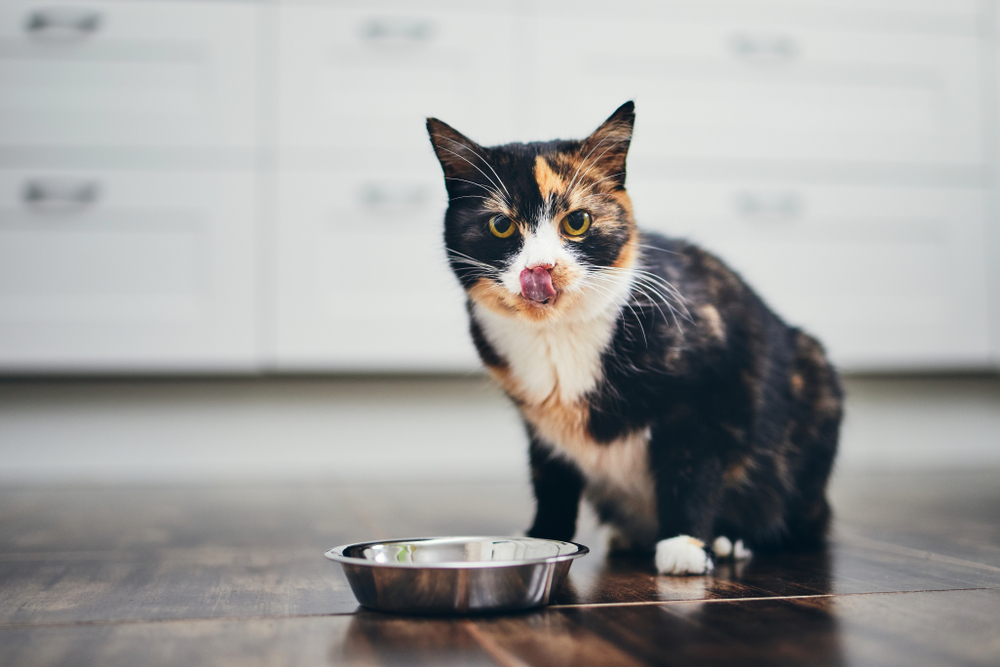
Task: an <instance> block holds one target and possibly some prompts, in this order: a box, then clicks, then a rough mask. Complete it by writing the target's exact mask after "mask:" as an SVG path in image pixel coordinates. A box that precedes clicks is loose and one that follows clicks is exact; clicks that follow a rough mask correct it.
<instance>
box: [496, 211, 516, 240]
mask: <svg viewBox="0 0 1000 667" xmlns="http://www.w3.org/2000/svg"><path fill="white" fill-rule="evenodd" d="M490 231H491V232H493V236H497V237H499V238H502V239H505V238H507V237H508V236H510V235H511V234H513V233H514V223H513V222H512V221H511V219H510V218H508V217H507V216H506V215H494V216H493V217H492V218H490Z"/></svg>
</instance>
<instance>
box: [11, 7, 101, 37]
mask: <svg viewBox="0 0 1000 667" xmlns="http://www.w3.org/2000/svg"><path fill="white" fill-rule="evenodd" d="M100 27H101V13H100V12H97V11H92V10H86V9H71V8H69V7H58V8H56V7H52V8H48V9H36V10H35V11H33V12H31V13H30V14H28V20H27V21H25V24H24V29H25V30H27V31H28V32H29V33H31V34H33V35H42V34H49V33H54V32H60V33H65V34H74V35H81V36H82V35H89V34H91V33H94V32H97V29H98V28H100Z"/></svg>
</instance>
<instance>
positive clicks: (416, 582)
mask: <svg viewBox="0 0 1000 667" xmlns="http://www.w3.org/2000/svg"><path fill="white" fill-rule="evenodd" d="M588 553H590V549H588V548H587V547H585V546H583V545H582V544H576V543H574V542H561V541H559V540H543V539H538V538H534V537H421V538H414V539H406V540H385V541H378V542H362V543H359V544H347V545H344V546H342V547H336V548H334V549H330V550H329V551H327V552H326V557H327V558H329V559H330V560H334V561H337V562H338V563H340V564H341V565H343V566H344V574H346V575H347V580H348V581H349V582H350V584H351V588H352V589H353V590H354V596H355V597H356V598H358V602H360V603H361V605H362V606H364V607H368V608H370V609H378V610H380V611H395V612H406V613H419V614H447V613H471V612H485V611H512V610H517V609H531V608H533V607H541V606H543V605H546V604H548V603H549V602H551V600H552V596H553V595H554V594H555V593H556V592H557V591H558V590H559V587H560V586H561V585H562V583H563V580H564V579H565V578H566V573H567V572H569V566H570V565H571V564H572V563H573V559H574V558H579V557H580V556H585V555H587V554H588Z"/></svg>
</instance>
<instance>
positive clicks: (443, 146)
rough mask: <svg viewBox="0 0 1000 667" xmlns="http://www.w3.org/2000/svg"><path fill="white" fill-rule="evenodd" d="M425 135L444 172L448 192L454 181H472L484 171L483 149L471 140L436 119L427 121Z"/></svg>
mask: <svg viewBox="0 0 1000 667" xmlns="http://www.w3.org/2000/svg"><path fill="white" fill-rule="evenodd" d="M427 133H428V134H429V135H430V137H431V145H433V146H434V152H435V153H436V154H437V158H438V160H439V161H440V162H441V168H442V169H443V170H444V177H445V181H446V183H445V184H446V186H447V187H448V190H449V192H450V191H451V189H452V185H454V184H455V183H456V180H452V179H457V180H473V179H474V178H475V176H476V175H478V174H479V173H481V171H480V170H482V169H485V166H484V164H480V163H482V161H483V158H482V155H483V148H482V146H480V145H479V144H477V143H476V142H475V141H473V140H472V139H469V138H468V137H467V136H465V135H464V134H462V133H461V132H459V131H458V130H456V129H455V128H453V127H452V126H450V125H448V124H447V123H445V122H443V121H440V120H438V119H437V118H428V119H427Z"/></svg>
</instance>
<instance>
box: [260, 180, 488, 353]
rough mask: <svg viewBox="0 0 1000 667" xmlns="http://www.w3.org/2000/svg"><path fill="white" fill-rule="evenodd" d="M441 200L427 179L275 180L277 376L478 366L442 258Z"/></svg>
mask: <svg viewBox="0 0 1000 667" xmlns="http://www.w3.org/2000/svg"><path fill="white" fill-rule="evenodd" d="M443 190H444V189H443V187H442V185H441V183H440V177H438V176H437V174H433V173H431V174H430V175H429V176H425V177H414V176H412V175H411V174H410V173H408V172H399V173H393V172H391V171H389V172H384V171H378V172H374V171H373V172H370V173H323V174H317V173H311V174H302V173H287V174H282V175H281V176H280V177H279V183H278V226H277V229H278V232H277V233H278V238H277V251H278V260H277V300H276V304H277V315H276V321H277V332H276V344H275V349H274V351H273V353H274V359H275V363H276V364H277V366H278V367H279V368H283V369H302V368H309V369H316V368H322V369H379V370H401V369H406V370H416V369H422V370H427V369H434V370H447V369H450V370H455V369H468V368H474V367H475V366H476V365H477V361H476V356H475V352H474V350H473V349H472V345H471V343H470V342H469V336H468V333H467V328H468V325H467V321H466V315H465V310H464V304H465V295H464V292H463V291H462V289H461V288H460V286H459V284H458V282H457V280H456V279H455V278H454V277H453V276H452V274H451V272H450V270H449V269H448V266H447V262H446V259H445V251H444V241H443V239H442V236H443V228H444V227H443V225H444V223H443V213H444V208H445V206H444V191H443Z"/></svg>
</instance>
